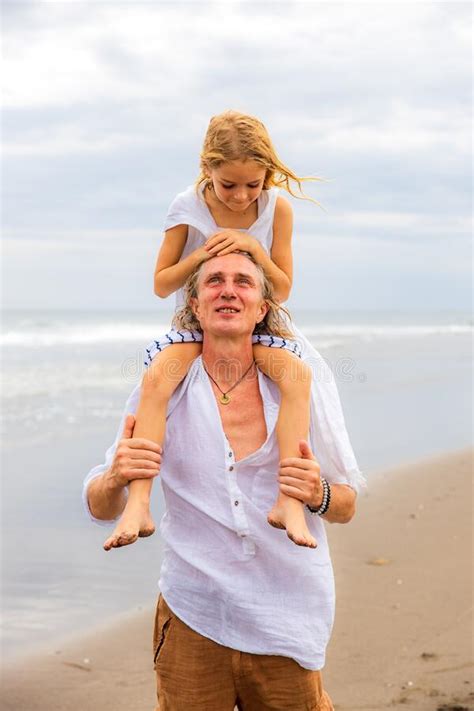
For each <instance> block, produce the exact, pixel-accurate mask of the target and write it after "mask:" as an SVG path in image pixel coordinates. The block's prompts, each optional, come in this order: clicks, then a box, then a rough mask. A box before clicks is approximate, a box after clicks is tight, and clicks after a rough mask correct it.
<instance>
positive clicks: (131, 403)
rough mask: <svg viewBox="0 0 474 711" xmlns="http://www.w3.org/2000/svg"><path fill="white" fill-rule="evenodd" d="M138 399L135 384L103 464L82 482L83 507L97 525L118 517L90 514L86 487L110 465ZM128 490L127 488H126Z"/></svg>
mask: <svg viewBox="0 0 474 711" xmlns="http://www.w3.org/2000/svg"><path fill="white" fill-rule="evenodd" d="M139 399H140V385H137V386H136V387H135V388H134V390H133V391H132V393H131V394H130V396H129V398H128V400H127V402H126V404H125V408H124V411H123V414H122V418H121V420H120V425H119V427H118V430H117V435H116V437H115V440H114V442H113V444H112V445H111V446H110V447H109V448H108V450H107V451H106V453H105V458H104V462H103V464H98V465H97V466H95V467H93V468H92V469H91V470H90V472H89V473H88V474H87V476H86V478H85V479H84V484H83V487H82V502H83V504H84V509H85V512H86V514H87V516H88V517H89V519H90V520H91V521H93V522H94V523H96V524H97V525H99V526H110V524H112V523H114V522H115V521H118V519H119V518H120V517H119V516H117V518H115V519H111V520H109V521H107V520H103V519H98V518H95V516H93V515H92V512H91V510H90V507H89V500H88V497H87V489H88V487H89V484H90V483H91V481H92V480H93V479H96V478H97V477H98V476H101V474H103V473H104V472H105V471H107V469H108V468H109V467H110V465H111V464H112V461H113V458H114V455H115V450H116V449H117V446H118V443H119V442H120V440H121V438H122V432H123V428H124V425H125V419H126V417H127V415H134V414H135V413H136V411H137V407H138V401H139ZM126 491H127V492H128V489H127V490H126Z"/></svg>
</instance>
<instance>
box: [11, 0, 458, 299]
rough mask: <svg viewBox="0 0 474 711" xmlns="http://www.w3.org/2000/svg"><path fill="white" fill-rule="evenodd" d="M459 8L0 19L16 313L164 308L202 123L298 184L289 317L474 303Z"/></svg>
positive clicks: (55, 9) (90, 5)
mask: <svg viewBox="0 0 474 711" xmlns="http://www.w3.org/2000/svg"><path fill="white" fill-rule="evenodd" d="M470 14H471V6H470V4H469V3H457V2H448V3H440V2H435V3H415V2H413V3H400V2H397V3H384V2H377V3H338V2H331V3H325V2H309V3H299V2H284V3H280V2H264V3H258V2H235V3H234V2H218V3H205V2H199V3H195V2H188V3H180V2H173V3H161V2H115V1H114V0H110V2H105V1H104V2H80V1H79V2H78V1H74V0H70V1H69V2H35V3H27V2H16V1H14V0H12V1H11V2H3V46H4V62H3V63H4V76H5V74H6V82H5V89H4V94H3V103H4V112H3V140H4V148H3V158H4V169H3V189H4V200H3V218H2V223H3V276H4V279H3V282H4V298H3V304H4V306H7V307H10V308H27V309H29V308H35V309H36V308H54V307H58V308H77V309H81V308H83V309H90V308H111V309H120V310H123V309H130V310H132V311H133V310H137V311H140V310H142V309H147V310H149V309H154V308H159V307H160V303H159V301H158V299H157V297H155V296H154V295H153V268H154V263H155V258H156V254H157V251H158V248H159V245H160V241H161V236H162V232H161V226H162V222H163V219H164V217H165V214H166V211H167V207H168V205H169V203H170V202H171V200H172V198H173V197H174V195H175V194H176V193H177V192H180V191H182V190H184V189H185V188H186V187H187V186H188V185H190V184H191V183H192V182H193V181H194V180H195V178H196V176H197V172H198V161H199V151H200V148H201V144H202V140H203V137H204V133H205V131H206V128H207V125H208V122H209V119H210V117H211V116H212V115H214V114H216V113H220V112H221V111H223V110H225V109H228V108H235V109H238V110H241V111H244V112H247V113H251V114H254V115H256V116H258V117H259V118H260V119H261V120H262V121H263V122H264V123H265V125H266V126H267V128H268V130H269V132H270V135H271V136H272V139H273V141H274V143H275V145H276V148H277V151H278V153H279V154H280V156H281V158H282V159H283V161H284V162H285V163H287V164H288V165H290V166H291V167H292V168H293V170H294V171H295V172H297V173H298V174H299V175H320V176H324V177H326V178H328V179H330V180H329V181H328V182H326V183H316V184H314V185H311V184H308V187H307V192H308V193H309V194H310V195H311V196H312V197H314V198H316V199H318V200H320V201H321V202H322V203H323V204H324V206H325V208H326V212H323V211H322V210H320V209H318V208H317V207H316V206H315V205H313V204H311V203H304V202H302V201H299V200H294V199H292V198H290V200H291V201H292V204H293V207H294V212H295V230H294V252H295V267H296V269H295V283H294V290H293V296H292V300H291V305H292V306H296V307H300V308H304V307H307V308H321V309H332V308H336V309H413V310H429V309H434V310H438V309H450V310H451V309H467V308H468V307H469V304H470V268H471V264H470V263H471V259H470V257H471V253H470V224H469V223H470V215H471V202H470V189H471V185H470V180H471V175H470V165H471V159H470V151H471V148H470V121H471V108H470V106H471V93H470V81H471V77H470V71H471V64H470V52H471V39H470V33H471V27H470V22H471V20H470Z"/></svg>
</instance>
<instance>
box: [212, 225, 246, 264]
mask: <svg viewBox="0 0 474 711" xmlns="http://www.w3.org/2000/svg"><path fill="white" fill-rule="evenodd" d="M254 245H255V237H252V236H251V235H249V234H246V233H245V232H239V230H232V229H229V230H222V231H221V232H216V233H215V234H213V235H211V236H210V237H209V239H208V240H207V241H206V242H205V244H204V249H205V250H206V251H207V252H208V253H209V256H212V257H214V256H219V257H222V256H224V254H230V253H231V252H250V253H251V252H252V248H253V246H254Z"/></svg>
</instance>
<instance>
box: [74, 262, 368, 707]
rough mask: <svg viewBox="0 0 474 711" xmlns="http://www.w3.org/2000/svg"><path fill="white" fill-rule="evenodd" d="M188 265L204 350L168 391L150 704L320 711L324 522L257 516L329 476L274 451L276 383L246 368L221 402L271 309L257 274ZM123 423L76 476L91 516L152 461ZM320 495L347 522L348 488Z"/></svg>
mask: <svg viewBox="0 0 474 711" xmlns="http://www.w3.org/2000/svg"><path fill="white" fill-rule="evenodd" d="M198 270H199V271H198V272H197V274H196V275H195V277H194V283H195V285H196V288H195V290H193V289H191V291H190V292H189V290H188V293H189V298H188V307H189V308H190V309H192V311H193V312H194V315H195V317H196V318H197V319H198V321H199V323H200V326H201V329H202V332H203V349H202V356H200V357H199V358H197V359H196V361H195V362H194V363H193V366H192V367H191V370H190V372H189V373H188V376H187V377H186V379H185V380H184V381H183V383H181V384H180V386H178V388H177V390H176V392H175V394H174V395H173V397H172V400H171V401H170V405H169V408H168V418H167V425H166V437H165V441H164V445H163V451H164V452H165V456H164V458H163V462H162V466H161V477H160V478H161V483H162V487H163V492H164V496H165V501H166V511H165V514H164V516H163V519H162V521H161V526H160V531H161V535H162V536H163V539H164V541H165V548H164V559H163V564H162V567H161V574H160V580H159V587H160V590H161V595H160V596H159V599H158V605H157V611H156V617H155V633H154V660H155V669H156V673H157V688H158V700H159V704H160V711H185V710H186V711H188V710H189V711H192V710H196V711H197V710H201V711H204V710H205V711H213V710H215V711H232V709H233V708H234V704H237V705H238V708H239V709H241V710H242V711H258V710H261V711H263V710H264V709H281V711H283V710H285V711H289V710H291V709H294V710H295V711H296V710H298V711H302V710H303V709H313V710H319V711H330V710H331V709H332V708H333V706H332V704H331V701H330V699H329V697H328V696H327V694H326V693H325V692H324V691H323V690H322V681H321V673H320V670H321V668H322V667H323V666H324V658H325V649H326V645H327V642H328V640H329V636H330V633H331V628H332V623H333V616H334V581H333V575H332V567H331V561H330V557H329V551H328V547H327V541H326V535H325V529H324V526H323V524H322V521H321V517H320V516H318V515H311V514H310V512H309V511H308V510H307V518H308V526H309V527H310V529H311V532H312V533H313V534H314V537H315V538H316V540H317V541H318V547H317V548H316V549H312V548H307V547H300V546H295V545H294V543H292V541H290V540H289V538H288V537H287V536H286V535H285V532H284V531H280V530H278V529H276V528H273V527H272V526H270V525H269V524H268V522H267V518H266V514H267V512H268V510H269V509H270V507H271V506H272V504H273V503H274V501H275V499H276V496H277V493H278V486H280V487H281V490H282V491H283V492H284V493H286V494H289V495H291V496H294V497H295V498H298V499H300V500H301V501H302V502H303V503H304V504H306V505H309V506H310V507H311V508H312V509H316V510H317V509H320V508H321V507H322V505H323V503H324V502H323V498H324V494H325V493H327V490H328V489H327V485H325V486H323V483H324V482H323V481H322V478H321V476H320V472H319V465H318V463H317V461H316V459H315V457H314V456H313V454H312V452H311V450H310V448H309V446H308V444H307V443H306V442H300V452H301V457H300V458H294V459H289V460H284V461H282V462H281V463H280V462H279V461H278V447H277V442H276V437H275V423H276V419H277V416H278V402H279V392H278V388H277V386H276V385H275V384H274V383H273V382H272V381H271V380H269V379H268V378H266V377H264V376H263V374H262V373H260V372H259V371H258V370H257V369H256V368H255V367H253V368H250V371H249V372H248V375H247V376H246V377H245V378H243V379H242V380H241V381H240V382H239V383H238V385H237V386H235V387H234V388H233V389H232V398H231V400H232V402H231V404H232V407H231V406H230V404H222V402H221V400H220V395H221V392H220V391H221V390H226V391H228V390H229V387H230V382H229V379H230V378H232V379H233V380H237V378H236V377H235V373H236V368H235V366H236V365H237V366H238V371H239V372H240V373H241V374H244V373H245V372H246V371H247V370H248V368H249V366H251V365H252V362H253V353H252V333H253V331H254V329H255V325H256V324H257V323H259V322H260V321H262V320H263V319H265V318H266V316H267V311H268V309H269V303H268V301H266V300H265V299H264V298H263V295H264V293H265V292H264V287H265V276H264V274H263V271H262V270H261V268H260V267H259V266H258V265H257V264H255V263H254V262H253V260H252V259H251V258H250V257H249V256H248V255H246V254H244V253H231V254H228V255H226V256H222V257H214V258H212V259H209V260H207V261H206V262H204V263H203V264H202V265H201V266H200V267H199V268H198ZM192 279H193V276H191V277H190V280H192ZM226 366H229V367H228V368H226ZM226 372H227V373H231V375H228V374H227V375H226ZM219 380H220V381H221V382H219ZM214 381H215V382H214ZM226 381H227V382H226ZM136 400H137V398H136V397H135V402H134V403H132V402H130V401H129V403H128V410H127V411H128V412H130V410H131V409H133V406H134V405H136ZM132 429H133V418H131V417H130V416H128V417H127V418H126V420H125V428H124V433H123V435H124V436H123V437H122V439H121V440H120V441H119V442H118V445H117V447H116V448H115V446H114V447H112V448H111V449H110V450H109V452H108V457H107V463H106V465H104V466H103V467H96V468H95V469H94V470H92V472H91V473H90V474H89V476H88V477H87V479H86V482H85V492H86V494H85V495H86V503H87V505H88V507H89V509H90V513H91V515H92V517H93V518H94V519H95V520H98V521H102V522H103V521H106V520H109V521H110V520H112V519H116V518H117V517H118V516H119V515H120V514H121V512H122V510H123V508H124V505H125V501H126V485H127V483H128V482H129V481H130V480H131V479H134V478H138V477H152V476H156V474H157V473H158V470H159V469H160V464H161V450H160V448H159V447H158V446H157V445H156V444H155V443H153V442H149V441H146V440H134V439H133V436H132ZM114 451H115V454H114ZM278 471H279V477H278V479H277V476H276V472H278ZM341 478H342V480H343V479H344V477H343V476H342V477H341ZM330 494H331V496H330V505H329V508H328V509H327V511H326V512H325V513H324V518H325V519H326V520H327V521H330V522H339V523H346V522H348V521H350V519H351V518H352V516H353V514H354V510H355V498H356V493H355V491H354V489H353V488H351V487H350V486H348V485H346V484H344V483H334V482H333V483H332V484H331V486H330ZM324 501H325V500H324Z"/></svg>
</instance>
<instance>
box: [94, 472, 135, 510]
mask: <svg viewBox="0 0 474 711" xmlns="http://www.w3.org/2000/svg"><path fill="white" fill-rule="evenodd" d="M87 500H88V502H89V508H90V511H91V514H92V515H93V516H94V518H98V519H99V520H101V521H113V520H114V519H116V518H117V517H118V516H120V514H121V513H122V511H123V510H124V508H125V504H126V503H127V494H126V487H123V486H117V484H116V482H114V480H113V478H112V477H111V476H110V470H107V471H106V472H104V473H103V474H101V476H98V477H97V478H96V479H93V480H92V481H91V483H90V484H89V486H88V488H87Z"/></svg>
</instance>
